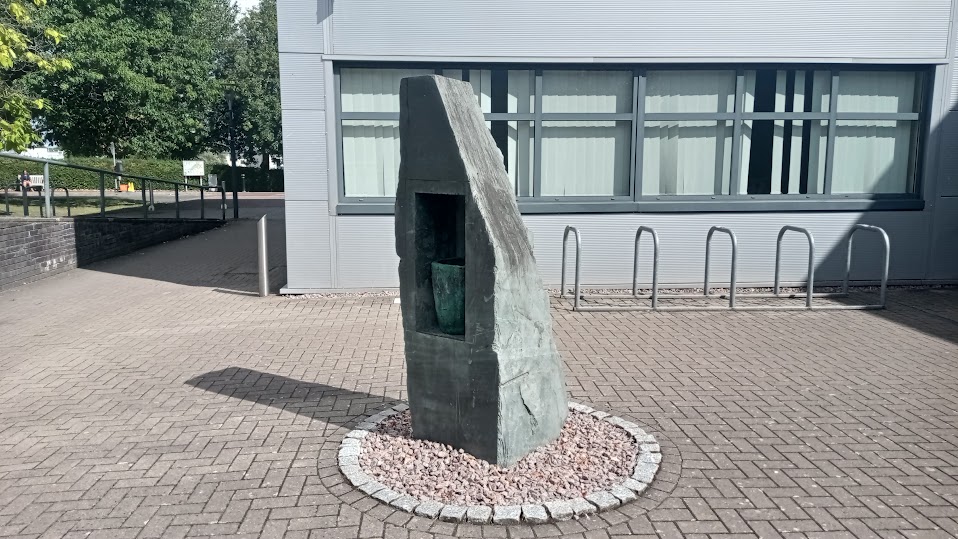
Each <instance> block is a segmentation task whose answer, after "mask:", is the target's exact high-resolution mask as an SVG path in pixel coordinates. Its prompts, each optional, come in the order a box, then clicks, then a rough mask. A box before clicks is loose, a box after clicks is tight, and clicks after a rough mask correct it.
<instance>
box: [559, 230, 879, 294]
mask: <svg viewBox="0 0 958 539" xmlns="http://www.w3.org/2000/svg"><path fill="white" fill-rule="evenodd" d="M860 230H867V231H873V232H878V233H879V234H880V235H881V237H882V239H883V241H884V269H883V272H882V279H881V292H880V301H879V303H878V304H873V305H819V306H814V307H813V301H812V300H813V298H816V297H830V298H839V297H848V295H849V292H848V290H849V280H850V278H851V269H852V240H853V238H854V236H855V233H857V232H858V231H860ZM643 232H648V233H650V234H651V235H652V242H653V255H652V256H653V261H652V293H651V294H639V293H638V291H639V285H638V272H639V244H640V240H641V238H642V233H643ZM716 232H722V233H725V234H728V236H729V239H730V240H731V244H732V253H731V268H730V275H729V292H728V301H729V303H728V306H727V307H716V306H674V307H662V306H660V305H659V300H676V299H686V300H688V299H703V298H704V299H721V298H724V297H725V295H724V294H719V295H713V294H711V287H710V286H709V269H710V265H711V246H712V237H713V236H714V234H715V233H716ZM788 232H798V233H801V234H803V235H804V236H805V237H806V239H807V240H808V275H807V278H806V283H805V288H806V291H805V293H793V294H787V295H786V294H782V292H781V260H782V240H783V239H784V236H785V234H786V233H788ZM570 233H572V234H574V235H575V242H576V245H575V257H576V262H575V282H574V284H573V299H572V310H574V311H582V312H620V311H670V312H675V311H714V310H736V311H773V310H786V311H794V310H862V309H884V308H885V306H886V290H887V286H888V269H889V264H890V253H891V243H890V241H889V239H888V234H886V233H885V231H884V230H882V229H881V228H879V227H876V226H871V225H854V226H853V227H852V229H851V231H849V233H848V236H847V238H848V239H847V251H848V253H847V262H846V268H845V278H844V281H843V286H842V291H841V292H815V238H814V237H813V236H812V233H811V232H809V231H808V230H807V229H805V228H802V227H798V226H792V225H786V226H784V227H782V229H781V230H779V232H778V238H777V240H776V247H775V275H774V283H775V284H774V286H773V288H772V290H773V292H772V293H771V294H769V293H748V294H744V295H740V294H738V293H737V285H736V282H737V270H738V238H737V237H736V235H735V232H733V231H732V230H731V229H729V228H726V227H721V226H713V227H712V228H710V229H709V232H708V235H707V236H706V240H705V275H704V280H703V287H702V294H667V295H663V294H659V237H658V234H657V233H656V232H655V229H653V228H651V227H648V226H640V227H639V228H638V229H637V230H636V233H635V253H634V257H633V267H632V294H590V295H588V296H586V295H584V294H582V293H581V290H582V271H581V268H582V235H581V234H580V233H579V230H578V229H577V228H576V227H574V226H567V227H566V228H565V232H564V233H563V236H562V267H561V272H562V275H561V281H560V282H561V285H560V286H561V289H560V291H559V297H561V298H568V297H569V295H568V290H567V289H566V266H567V258H568V249H567V244H568V239H569V234H570ZM736 297H744V298H767V299H797V298H805V305H804V306H802V307H798V306H791V305H749V306H739V305H736V302H735V300H736ZM587 298H598V299H651V300H652V304H651V306H650V307H648V306H643V305H634V306H633V305H630V306H607V305H582V303H581V300H584V299H587Z"/></svg>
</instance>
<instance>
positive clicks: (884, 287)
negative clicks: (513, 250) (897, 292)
mask: <svg viewBox="0 0 958 539" xmlns="http://www.w3.org/2000/svg"><path fill="white" fill-rule="evenodd" d="M861 230H867V231H869V232H876V233H878V234H879V235H880V236H881V239H882V246H883V247H884V254H885V257H884V258H885V261H884V262H885V263H884V266H883V267H882V274H881V291H880V292H879V299H878V303H876V304H872V305H834V306H832V305H830V306H827V307H816V310H818V309H823V310H833V311H834V310H859V311H871V310H876V309H884V308H885V306H886V305H887V300H888V297H887V293H888V267H889V265H890V263H891V240H889V239H888V233H887V232H885V230H884V229H882V228H881V227H877V226H872V225H855V226H853V227H852V229H851V230H850V231H849V232H848V243H847V245H848V247H847V251H848V252H847V257H846V259H845V280H844V281H843V282H842V294H844V295H846V296H847V295H848V281H849V280H850V279H851V275H852V240H853V239H855V234H856V233H857V232H859V231H861Z"/></svg>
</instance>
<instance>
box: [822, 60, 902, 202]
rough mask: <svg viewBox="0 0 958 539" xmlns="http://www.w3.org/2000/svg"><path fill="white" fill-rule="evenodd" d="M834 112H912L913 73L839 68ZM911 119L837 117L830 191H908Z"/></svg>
mask: <svg viewBox="0 0 958 539" xmlns="http://www.w3.org/2000/svg"><path fill="white" fill-rule="evenodd" d="M839 81H840V84H839V87H838V90H839V91H838V112H839V113H841V112H876V113H888V112H890V113H909V112H917V111H918V107H917V100H918V97H919V95H920V89H919V86H920V85H919V84H918V76H917V74H915V73H898V72H886V71H843V72H841V73H840V74H839ZM915 123H916V122H912V121H894V120H843V121H839V122H838V125H837V128H838V134H837V137H836V138H835V160H834V161H835V163H834V170H833V172H832V192H833V193H909V192H912V191H913V190H914V167H915V156H914V151H915V137H916V125H915Z"/></svg>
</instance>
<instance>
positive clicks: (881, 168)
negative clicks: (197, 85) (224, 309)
mask: <svg viewBox="0 0 958 539" xmlns="http://www.w3.org/2000/svg"><path fill="white" fill-rule="evenodd" d="M956 5H958V2H956V1H953V0H912V1H909V2H902V1H900V0H848V1H843V2H826V1H824V0H806V1H805V2H784V1H769V0H743V1H739V2H731V3H730V2H715V1H714V0H671V1H669V2H662V1H659V2H651V1H643V2H637V1H626V0H596V1H593V2H581V1H572V0H548V1H546V0H519V1H517V0H485V1H482V2H480V1H477V0H446V1H445V2H435V1H427V0H407V1H402V2H395V1H386V0H335V1H334V0H279V6H278V9H279V51H280V71H281V81H282V106H283V129H284V132H283V138H284V143H285V155H284V165H285V177H286V227H287V253H288V254H287V256H288V261H287V262H288V275H289V281H288V284H287V286H286V289H285V290H286V291H288V292H292V293H297V292H308V291H315V290H324V289H326V290H328V289H354V288H380V287H395V286H397V284H398V278H397V271H396V267H397V258H396V254H395V249H394V237H393V236H394V233H393V218H392V211H393V207H392V199H391V197H392V195H393V193H394V191H395V186H396V176H397V170H398V166H399V151H398V149H399V143H398V117H399V101H398V90H399V81H400V79H401V78H402V77H405V76H409V75H417V74H424V73H440V74H443V75H446V76H449V77H454V78H459V79H462V80H467V81H469V83H470V84H472V86H473V88H474V89H475V93H476V99H477V100H478V102H479V104H480V105H481V106H482V109H483V111H484V112H485V113H486V115H487V118H488V119H489V125H490V129H491V131H492V134H493V137H494V139H495V140H496V141H497V143H498V144H499V147H500V148H501V149H502V152H503V155H504V156H505V164H506V166H507V169H508V170H509V174H510V177H511V178H513V181H514V182H515V189H516V196H517V197H518V200H519V205H520V209H521V211H522V212H523V214H524V216H525V219H526V222H527V224H528V226H529V228H530V229H531V230H532V232H533V234H534V237H535V248H536V257H537V260H538V262H539V266H540V271H541V272H542V274H543V277H544V279H545V280H546V282H547V283H549V284H557V283H558V281H559V258H560V253H561V249H562V245H561V238H562V233H563V230H564V228H565V226H566V225H575V226H576V227H577V228H578V229H579V230H580V231H581V233H582V240H583V248H584V255H583V282H584V283H586V284H589V285H603V286H614V285H621V284H624V283H630V282H631V272H632V244H633V239H634V234H635V230H636V228H637V227H638V226H639V225H649V226H653V227H654V228H655V229H656V230H657V231H658V234H659V236H660V238H661V242H662V254H661V256H662V260H661V269H660V280H661V283H662V284H665V285H669V284H701V279H702V271H703V258H704V243H705V234H706V232H707V231H708V229H709V227H711V226H712V225H722V226H727V227H729V228H731V229H733V230H735V231H736V233H737V234H738V240H739V261H738V263H739V281H740V283H741V284H759V283H769V282H770V281H771V280H772V273H771V266H772V260H773V257H774V250H775V239H776V235H777V232H778V230H779V229H780V228H781V227H782V226H783V225H786V224H791V225H797V226H803V227H807V228H808V229H809V230H810V231H811V232H812V233H813V234H814V235H815V239H816V242H817V246H816V247H817V251H818V253H817V254H818V256H817V264H818V266H819V269H818V271H817V278H818V279H819V281H834V280H838V279H840V278H841V277H842V273H843V266H844V256H845V255H844V252H845V251H844V249H845V246H844V240H843V238H844V236H845V235H846V233H847V231H848V230H849V228H850V227H851V225H853V224H855V223H867V224H873V225H878V226H881V227H883V228H885V229H886V230H887V231H888V233H889V235H890V236H891V242H892V263H891V277H892V279H893V281H899V282H914V283H918V282H955V281H958V251H956V245H958V240H956V238H958V179H956V177H955V176H956V174H958V152H956V151H955V144H956V142H958V116H956V115H955V113H953V112H952V111H953V109H954V108H955V107H956V101H958V70H956V69H955V45H956V43H958V39H956V28H955V25H954V24H952V21H953V20H954V19H955V10H956ZM721 239H722V238H719V240H721ZM726 243H727V241H723V242H719V241H716V243H715V262H714V264H716V267H715V269H714V270H713V273H714V275H715V276H716V277H719V276H721V275H722V274H723V273H724V272H725V271H726V270H725V269H722V268H727V264H728V262H727V256H728V255H727V254H726V253H727V252H728V246H727V245H726ZM878 244H879V243H878V241H877V240H875V239H874V238H870V237H869V238H865V237H863V238H861V239H860V240H856V251H857V252H856V257H855V262H856V270H855V273H854V275H853V278H856V279H873V278H876V277H877V276H878V275H879V270H878V266H879V263H878V261H877V253H878V250H877V246H878ZM785 247H786V254H785V259H786V261H785V263H784V265H783V272H784V275H785V279H786V280H791V281H799V280H802V279H804V267H805V256H806V255H805V252H806V251H805V249H806V247H805V243H804V239H803V238H801V237H789V238H788V239H787V240H786V242H785ZM647 248H648V249H649V252H650V246H644V247H643V251H642V252H643V257H645V256H648V255H647V254H646V249H647ZM858 249H860V251H859V250H858ZM641 275H642V279H643V280H644V281H648V280H649V271H648V268H647V267H646V268H643V270H642V273H641Z"/></svg>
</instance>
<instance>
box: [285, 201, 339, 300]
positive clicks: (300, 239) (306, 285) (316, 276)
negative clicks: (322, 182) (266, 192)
mask: <svg viewBox="0 0 958 539" xmlns="http://www.w3.org/2000/svg"><path fill="white" fill-rule="evenodd" d="M330 219H331V218H330V216H329V213H328V212H327V211H326V204H325V203H324V202H321V201H298V200H289V199H287V200H286V266H287V268H286V271H287V284H286V288H289V289H314V290H318V289H328V288H332V286H333V283H332V265H331V263H330V241H329V238H330V234H329V225H330Z"/></svg>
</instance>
